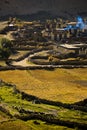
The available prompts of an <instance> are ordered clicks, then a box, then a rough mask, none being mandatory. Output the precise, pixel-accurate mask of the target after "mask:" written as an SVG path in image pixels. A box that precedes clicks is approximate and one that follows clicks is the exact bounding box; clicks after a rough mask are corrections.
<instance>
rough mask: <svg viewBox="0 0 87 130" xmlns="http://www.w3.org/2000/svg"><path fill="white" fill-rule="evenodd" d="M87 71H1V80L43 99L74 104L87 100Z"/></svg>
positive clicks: (82, 69)
mask: <svg viewBox="0 0 87 130" xmlns="http://www.w3.org/2000/svg"><path fill="white" fill-rule="evenodd" d="M86 71H87V69H86V68H79V69H55V70H54V71H48V70H28V71H26V70H24V71H23V70H22V71H21V70H14V71H1V72H0V79H2V80H4V81H6V82H10V83H13V84H16V86H17V88H18V89H20V90H21V91H24V92H26V93H28V94H31V95H35V96H37V97H40V98H42V99H48V100H53V101H61V102H64V103H74V102H78V101H81V100H83V99H86V98H87V73H86Z"/></svg>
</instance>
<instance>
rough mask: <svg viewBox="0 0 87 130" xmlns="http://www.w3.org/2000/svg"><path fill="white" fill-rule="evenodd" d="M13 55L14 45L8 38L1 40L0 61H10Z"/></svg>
mask: <svg viewBox="0 0 87 130" xmlns="http://www.w3.org/2000/svg"><path fill="white" fill-rule="evenodd" d="M11 53H12V43H11V41H10V40H8V39H7V38H1V39H0V59H8V57H9V56H10V55H11Z"/></svg>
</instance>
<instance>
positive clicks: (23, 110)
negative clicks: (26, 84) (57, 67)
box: [0, 80, 87, 130]
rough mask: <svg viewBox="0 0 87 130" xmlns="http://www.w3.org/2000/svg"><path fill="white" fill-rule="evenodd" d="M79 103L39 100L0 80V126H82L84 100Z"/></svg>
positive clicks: (86, 120) (14, 129) (86, 124)
mask: <svg viewBox="0 0 87 130" xmlns="http://www.w3.org/2000/svg"><path fill="white" fill-rule="evenodd" d="M83 103H85V106H84V105H83ZM79 104H80V105H79ZM79 104H64V103H60V102H53V101H49V100H42V99H40V98H37V97H35V96H32V95H29V94H26V93H24V92H21V91H20V90H18V89H17V88H16V86H15V85H12V84H10V83H6V82H4V81H2V80H1V81H0V130H18V129H21V130H38V129H40V130H57V129H58V130H65V129H66V130H77V129H78V130H86V128H87V106H86V105H87V102H86V100H84V101H83V102H82V103H79ZM83 108H84V109H83Z"/></svg>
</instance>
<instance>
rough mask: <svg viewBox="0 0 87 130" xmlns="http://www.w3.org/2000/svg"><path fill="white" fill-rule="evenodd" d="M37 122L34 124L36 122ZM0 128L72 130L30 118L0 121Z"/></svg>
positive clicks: (11, 129) (4, 129) (8, 129)
mask: <svg viewBox="0 0 87 130" xmlns="http://www.w3.org/2000/svg"><path fill="white" fill-rule="evenodd" d="M35 122H36V123H37V124H36V123H35ZM0 130H74V129H72V128H67V127H64V126H58V125H50V124H46V123H45V122H42V121H39V120H30V121H27V122H24V121H21V120H16V121H9V122H4V123H2V124H1V123H0Z"/></svg>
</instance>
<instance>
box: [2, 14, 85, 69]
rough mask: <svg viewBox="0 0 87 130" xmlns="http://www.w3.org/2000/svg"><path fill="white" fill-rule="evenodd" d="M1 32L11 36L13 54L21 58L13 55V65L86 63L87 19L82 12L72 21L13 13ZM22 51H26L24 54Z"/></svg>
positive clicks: (10, 59)
mask: <svg viewBox="0 0 87 130" xmlns="http://www.w3.org/2000/svg"><path fill="white" fill-rule="evenodd" d="M0 33H1V34H3V35H6V36H8V38H10V40H11V41H12V44H13V49H14V50H16V51H15V52H16V53H15V54H13V55H15V57H16V60H17V61H15V59H14V58H13V57H12V56H13V55H12V56H10V58H9V61H12V62H11V65H14V66H15V65H16V66H25V67H26V66H29V63H30V62H31V63H33V64H34V65H63V64H72V65H73V64H78V65H80V64H81V65H82V64H83V65H84V64H85V65H86V60H87V20H86V19H85V18H84V19H82V18H81V17H80V16H78V17H77V18H75V19H73V20H72V21H70V20H64V19H62V18H57V19H52V20H46V21H40V20H38V21H30V22H29V21H22V20H20V19H17V18H12V17H10V18H9V20H8V21H7V25H6V26H5V27H4V28H3V29H2V30H0ZM22 51H25V54H24V55H22V56H20V53H21V52H22ZM26 55H27V57H26ZM18 59H19V60H18ZM20 59H21V60H20ZM27 61H28V62H29V63H28V62H27ZM30 66H31V64H30Z"/></svg>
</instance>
